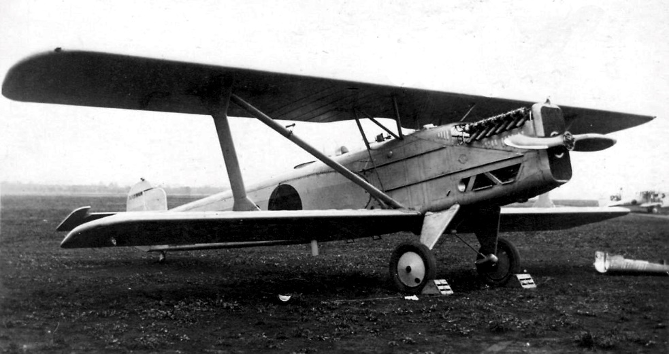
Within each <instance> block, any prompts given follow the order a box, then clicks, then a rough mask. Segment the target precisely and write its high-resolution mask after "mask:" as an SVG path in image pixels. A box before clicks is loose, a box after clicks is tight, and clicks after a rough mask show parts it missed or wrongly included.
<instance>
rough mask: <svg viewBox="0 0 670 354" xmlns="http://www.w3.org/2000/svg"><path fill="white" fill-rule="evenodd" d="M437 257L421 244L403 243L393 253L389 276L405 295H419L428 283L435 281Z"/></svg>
mask: <svg viewBox="0 0 670 354" xmlns="http://www.w3.org/2000/svg"><path fill="white" fill-rule="evenodd" d="M435 268H437V265H436V261H435V255H433V252H431V250H429V249H428V247H426V245H424V244H422V243H419V242H403V243H401V244H400V245H398V247H396V248H395V249H394V250H393V253H391V261H390V262H389V274H390V275H391V280H392V281H393V284H395V286H396V288H398V290H400V291H401V292H403V293H409V294H418V293H420V292H421V290H422V289H423V287H424V286H426V283H428V281H430V280H432V279H435Z"/></svg>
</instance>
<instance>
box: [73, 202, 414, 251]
mask: <svg viewBox="0 0 670 354" xmlns="http://www.w3.org/2000/svg"><path fill="white" fill-rule="evenodd" d="M422 220H423V215H421V214H420V213H419V212H414V211H406V210H405V211H403V210H299V211H254V212H232V211H227V212H214V211H212V212H178V213H175V212H130V213H117V214H115V215H112V216H108V217H105V218H101V219H97V220H94V221H91V222H87V223H85V224H82V225H79V226H77V227H76V228H75V229H74V230H72V231H71V232H70V233H69V234H68V235H67V236H66V237H65V239H64V240H63V242H62V243H61V247H63V248H85V247H120V246H151V245H192V244H208V243H224V242H254V241H273V240H282V241H301V240H302V241H305V242H309V241H310V240H318V241H332V240H337V239H353V238H359V237H366V236H374V235H382V234H387V233H393V232H398V231H412V230H416V229H417V228H419V229H420V228H421V222H422Z"/></svg>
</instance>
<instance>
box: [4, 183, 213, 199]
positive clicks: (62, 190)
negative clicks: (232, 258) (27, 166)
mask: <svg viewBox="0 0 670 354" xmlns="http://www.w3.org/2000/svg"><path fill="white" fill-rule="evenodd" d="M159 187H161V188H163V189H165V192H166V193H167V195H187V196H190V195H194V196H196V195H210V194H214V193H219V192H222V191H224V190H225V189H224V188H222V187H210V186H205V187H184V186H178V187H164V186H159ZM129 190H130V186H119V185H118V184H116V183H108V184H103V183H99V184H74V185H60V184H40V183H22V182H0V193H2V194H38V195H39V194H46V195H49V194H104V195H126V194H128V191H129Z"/></svg>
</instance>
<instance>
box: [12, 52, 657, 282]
mask: <svg viewBox="0 0 670 354" xmlns="http://www.w3.org/2000/svg"><path fill="white" fill-rule="evenodd" d="M2 93H3V95H4V96H5V97H7V98H10V99H12V100H17V101H25V102H39V103H51V104H64V105H74V106H92V107H105V108H117V109H130V110H144V111H158V112H173V113H183V114H194V115H203V116H211V117H213V119H214V125H215V127H216V134H217V136H218V141H219V143H220V148H221V152H222V155H223V158H224V162H225V166H226V169H227V172H228V178H229V182H230V186H231V189H230V190H229V191H226V192H223V193H219V194H215V195H212V196H209V197H206V198H204V199H201V200H197V201H194V202H191V203H188V204H185V205H181V206H179V207H177V208H174V209H170V210H168V208H167V203H166V196H165V192H164V191H163V190H161V189H160V188H154V187H153V186H152V185H151V184H150V183H148V182H147V181H144V180H143V181H141V182H140V183H138V184H137V185H135V186H134V187H133V188H132V189H131V191H130V193H129V195H128V208H127V211H126V212H91V211H90V208H89V207H83V208H80V209H77V210H75V211H74V212H72V214H71V215H69V216H68V217H67V218H66V219H65V220H64V221H63V222H62V223H61V224H60V225H59V227H58V230H59V231H67V232H68V234H67V235H66V236H65V238H64V240H63V241H62V243H61V247H64V248H81V247H128V246H135V247H140V248H141V249H144V250H146V251H150V252H159V253H160V254H161V256H162V257H164V255H165V252H167V251H178V250H195V249H214V248H232V247H252V246H267V245H282V244H312V246H313V247H318V243H319V242H327V241H334V240H343V239H355V238H362V237H378V236H379V235H384V234H390V233H396V232H400V231H406V232H413V233H414V234H416V235H417V239H416V240H415V241H412V242H403V243H400V244H399V245H398V246H397V247H396V248H395V249H394V250H393V252H392V253H391V255H390V261H389V273H390V277H391V279H392V280H393V283H394V284H395V285H396V286H397V288H398V290H400V291H402V292H406V293H417V292H420V291H421V289H422V288H423V287H424V286H425V285H426V284H427V282H428V281H430V280H431V279H433V278H435V276H436V261H435V256H434V255H433V251H432V250H433V249H434V248H435V247H436V246H437V245H439V242H440V241H441V240H442V239H443V237H445V235H450V234H453V233H456V232H458V233H474V234H475V236H476V238H477V240H478V242H479V244H480V245H479V250H478V251H476V252H474V253H476V257H475V265H476V268H477V271H478V274H479V275H480V276H481V278H482V279H483V281H485V282H487V283H489V284H492V285H501V284H505V282H507V280H508V279H509V278H510V277H511V276H512V275H513V274H514V273H516V272H518V271H519V269H520V262H521V260H520V256H519V253H518V251H517V249H516V247H515V246H514V245H513V244H512V243H511V242H509V241H507V240H505V239H503V238H501V237H499V233H501V232H511V231H526V230H555V229H567V228H570V227H574V226H577V225H581V224H585V223H591V222H597V221H600V220H605V219H608V218H612V217H616V216H620V215H624V214H626V213H627V212H628V210H626V209H622V208H604V209H600V208H502V207H503V206H505V205H507V204H510V203H514V202H517V201H525V200H527V199H529V198H531V197H534V196H537V195H541V194H543V193H546V192H548V191H550V190H552V189H554V188H556V187H558V186H560V185H562V184H564V183H566V182H568V181H569V180H570V178H571V176H572V168H571V164H570V154H571V152H573V151H599V150H602V149H605V148H608V147H610V146H612V145H613V144H614V143H615V140H614V139H613V138H611V137H609V136H607V135H606V134H607V133H610V132H614V131H618V130H622V129H626V128H629V127H633V126H636V125H639V124H642V123H645V122H648V121H650V120H651V119H653V117H651V116H644V115H638V114H629V113H620V112H613V111H605V110H598V109H590V108H581V107H572V106H561V107H559V106H557V105H555V104H553V103H552V102H549V101H548V100H547V101H546V102H540V103H534V102H528V101H522V100H515V99H502V98H495V97H486V96H479V95H472V94H461V93H454V92H441V91H434V90H425V89H417V88H409V87H397V86H391V85H381V84H375V83H366V82H355V81H347V80H340V79H333V78H326V77H314V76H304V75H296V74H290V73H281V72H267V71H259V70H251V69H248V68H240V67H226V66H216V65H208V64H197V63H187V62H177V61H169V60H163V59H151V58H141V57H133V56H125V55H117V54H109V53H99V52H86V51H66V50H61V49H60V48H58V49H57V50H55V51H52V52H47V53H43V54H39V55H36V56H33V57H29V58H27V59H25V60H24V61H22V62H19V63H17V64H16V65H15V66H14V67H12V68H11V69H10V71H9V72H8V73H7V75H6V78H5V81H4V83H3V87H2ZM229 116H234V117H246V118H253V119H258V120H259V121H261V122H263V123H264V124H266V125H267V126H268V127H270V128H271V129H273V130H274V131H276V132H277V133H279V134H281V135H282V136H284V137H285V138H287V139H289V140H290V141H292V142H293V143H295V144H296V145H298V146H299V147H301V148H302V149H304V150H306V151H307V152H309V153H310V154H311V155H313V156H314V158H315V162H311V163H305V164H301V165H298V166H296V167H295V168H294V169H293V170H291V171H290V172H289V173H287V174H285V175H282V176H278V177H274V178H272V179H270V180H267V181H264V182H262V183H257V184H254V185H249V186H246V185H245V183H244V179H243V178H242V174H241V172H240V167H239V162H238V158H237V153H236V150H235V144H234V142H233V134H232V132H231V130H230V127H229V123H228V119H229V118H228V117H229ZM379 118H390V119H393V120H395V122H396V124H395V126H396V127H395V128H397V129H394V128H387V127H385V126H384V125H383V124H379V122H378V119H379ZM362 119H368V120H370V121H372V122H374V123H377V124H378V125H380V126H381V127H383V128H384V130H385V131H386V135H382V136H380V137H378V138H377V139H375V141H373V142H368V138H367V137H366V136H365V132H364V131H363V129H360V133H361V135H362V138H363V140H364V142H365V144H366V149H365V150H362V151H359V152H347V151H345V150H343V151H342V153H341V154H340V155H338V156H335V157H331V156H326V155H325V154H323V153H322V152H320V151H319V150H318V149H315V148H314V147H312V146H311V145H310V144H308V143H307V142H306V141H305V140H302V139H301V138H299V137H298V136H296V134H294V133H293V132H292V131H291V130H290V129H287V128H286V127H285V126H284V125H282V124H280V123H279V122H278V121H277V120H287V121H298V122H335V121H342V120H355V121H356V122H357V123H359V128H360V120H362ZM403 128H410V129H415V130H413V132H412V133H407V134H406V133H403ZM417 128H418V129H417ZM185 133H187V132H185ZM239 138H240V137H238V139H239ZM278 157H279V158H280V156H278ZM316 160H318V161H316Z"/></svg>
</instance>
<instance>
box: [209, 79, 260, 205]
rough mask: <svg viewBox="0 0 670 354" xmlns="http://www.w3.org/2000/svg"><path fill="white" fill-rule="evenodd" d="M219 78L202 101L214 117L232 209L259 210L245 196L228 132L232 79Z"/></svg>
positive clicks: (245, 192) (230, 134) (230, 136)
mask: <svg viewBox="0 0 670 354" xmlns="http://www.w3.org/2000/svg"><path fill="white" fill-rule="evenodd" d="M220 80H221V82H220V84H218V83H217V84H215V85H212V86H211V87H210V89H212V92H210V94H209V95H207V96H206V97H205V98H204V103H205V105H206V106H207V109H208V110H209V112H210V114H211V115H212V118H214V125H215V126H216V134H217V135H218V137H219V144H220V145H221V152H222V153H223V160H224V162H225V163H226V171H228V179H229V180H230V188H231V190H232V192H233V211H255V210H260V208H259V207H258V206H257V205H256V203H254V202H252V201H251V199H249V197H247V191H246V189H245V188H244V180H243V179H242V172H241V171H240V163H239V162H238V161H237V153H236V152H235V144H234V143H233V135H232V133H231V132H230V125H229V124H228V113H227V112H228V104H229V102H230V95H231V90H232V86H233V80H232V77H222V78H220Z"/></svg>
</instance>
